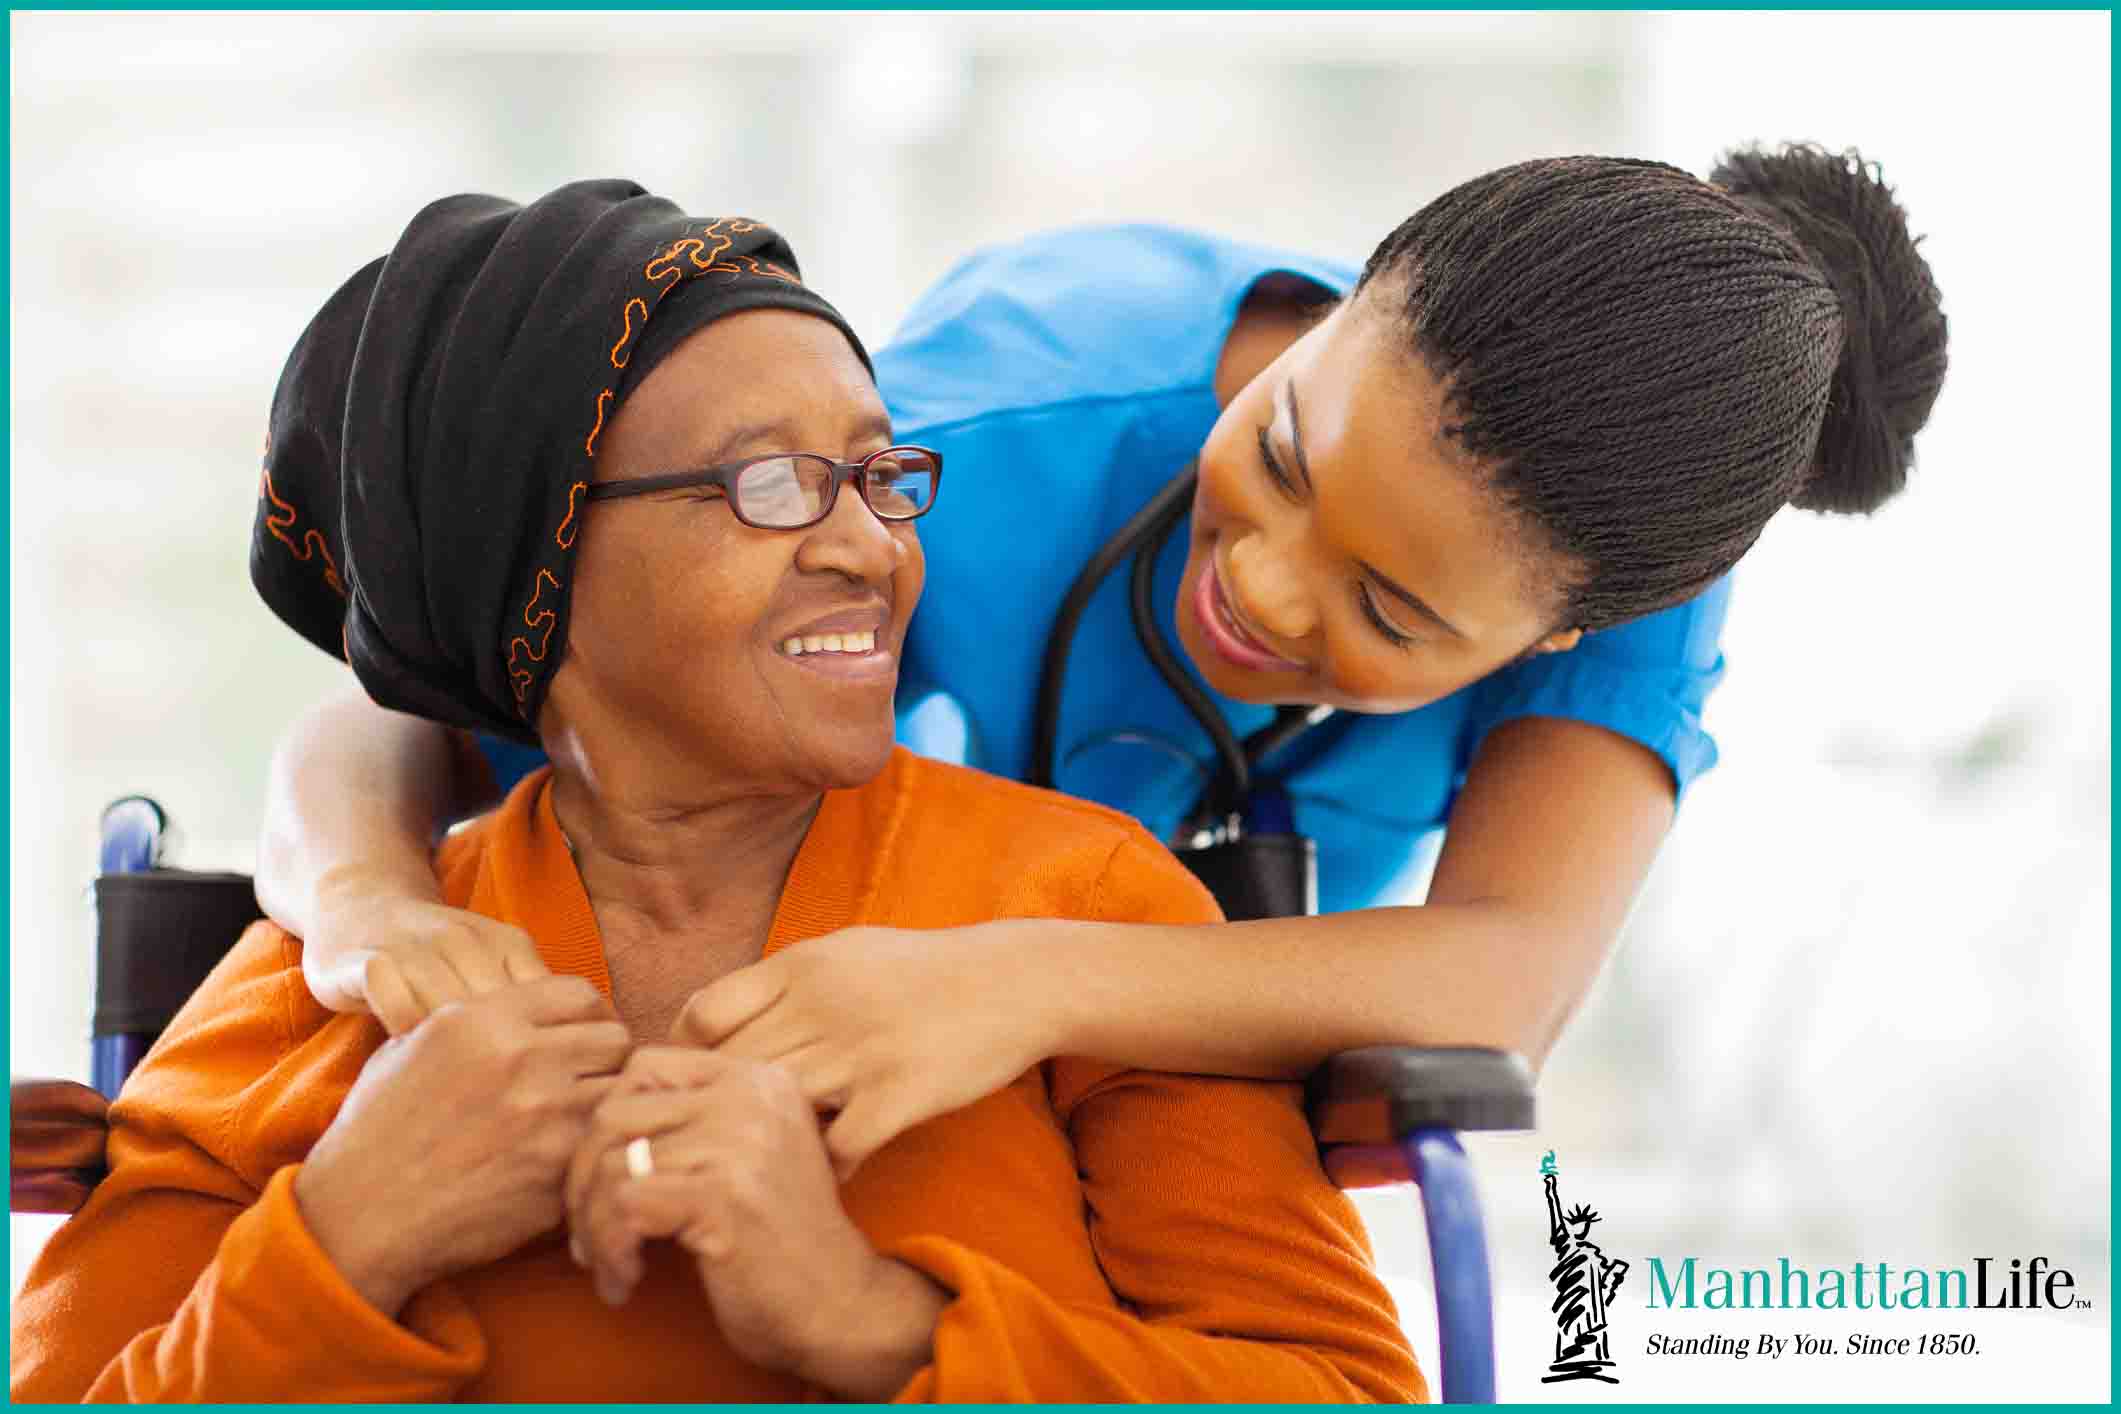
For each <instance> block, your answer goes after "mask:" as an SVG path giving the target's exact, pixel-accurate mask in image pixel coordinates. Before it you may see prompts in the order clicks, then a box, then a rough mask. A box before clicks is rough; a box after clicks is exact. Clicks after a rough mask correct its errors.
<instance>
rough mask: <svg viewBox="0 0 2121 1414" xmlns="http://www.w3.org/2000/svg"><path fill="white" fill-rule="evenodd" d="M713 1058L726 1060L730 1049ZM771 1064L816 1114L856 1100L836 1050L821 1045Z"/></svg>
mask: <svg viewBox="0 0 2121 1414" xmlns="http://www.w3.org/2000/svg"><path fill="white" fill-rule="evenodd" d="M740 1034H742V1035H748V1034H749V1033H748V1032H745V1033H740ZM711 1054H714V1055H717V1056H727V1055H728V1054H729V1049H728V1048H727V1047H726V1046H725V1047H723V1048H721V1049H719V1050H716V1051H714V1052H712V1053H711ZM772 1063H773V1064H774V1065H777V1066H779V1067H780V1068H781V1069H782V1070H784V1071H786V1072H787V1073H788V1074H789V1075H790V1076H791V1077H792V1078H793V1079H794V1080H795V1087H796V1089H798V1090H800V1091H801V1092H802V1094H803V1099H804V1101H805V1103H807V1104H808V1105H809V1106H810V1108H811V1109H813V1110H818V1111H825V1110H839V1109H844V1108H846V1105H847V1102H848V1101H849V1100H850V1099H851V1098H852V1097H853V1091H854V1078H853V1075H852V1073H851V1067H850V1064H849V1062H848V1060H847V1058H846V1056H845V1055H844V1054H843V1053H842V1052H841V1051H840V1049H839V1048H838V1047H836V1046H829V1045H825V1044H822V1043H820V1044H817V1045H811V1046H805V1047H803V1048H802V1049H801V1050H798V1051H794V1052H791V1053H790V1054H788V1055H784V1056H776V1057H774V1059H773V1061H772Z"/></svg>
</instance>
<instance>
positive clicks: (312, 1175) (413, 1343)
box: [10, 924, 627, 1403]
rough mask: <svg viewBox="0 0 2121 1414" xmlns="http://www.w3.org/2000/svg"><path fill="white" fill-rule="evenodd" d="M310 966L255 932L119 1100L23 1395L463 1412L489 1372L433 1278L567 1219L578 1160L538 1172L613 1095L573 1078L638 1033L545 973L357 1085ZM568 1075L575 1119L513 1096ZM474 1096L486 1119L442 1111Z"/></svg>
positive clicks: (38, 1272) (29, 1322) (58, 1260)
mask: <svg viewBox="0 0 2121 1414" xmlns="http://www.w3.org/2000/svg"><path fill="white" fill-rule="evenodd" d="M296 952H297V949H296V948H295V946H294V944H293V943H292V941H291V940H289V939H287V938H286V937H285V935H284V934H282V933H281V932H280V931H279V930H278V929H276V928H274V927H272V926H271V925H270V924H259V925H257V927H255V928H254V929H252V931H251V932H250V933H249V934H248V935H246V937H245V939H244V941H243V942H242V943H240V944H238V945H237V947H236V949H235V950H234V951H233V952H231V953H230V955H229V957H228V959H227V960H226V961H224V962H223V964H222V965H221V967H219V968H218V969H216V971H215V972H214V974H213V975H212V976H211V977H210V978H209V979H208V980H207V982H206V984H205V985H204V986H203V987H202V988H201V989H200V991H199V992H198V993H197V994H196V995H195V996H194V997H193V998H192V1000H191V1001H190V1002H189V1003H188V1004H187V1005H186V1007H185V1009H184V1010H183V1011H182V1012H180V1013H179V1014H178V1016H177V1018H176V1019H175V1020H174V1021H173V1022H172V1023H171V1025H170V1029H169V1031H168V1032H167V1033H166V1034H165V1035H164V1037H163V1039H162V1041H161V1043H160V1044H159V1045H158V1046H157V1047H156V1049H155V1051H154V1053H153V1054H152V1055H150V1056H149V1058H148V1059H147V1060H146V1061H145V1062H144V1063H143V1064H142V1065H141V1067H140V1069H139V1070H138V1071H136V1072H135V1073H134V1075H133V1077H132V1079H131V1080H130V1081H129V1082H128V1083H127V1085H126V1089H125V1092H124V1094H123V1095H121V1096H120V1097H119V1100H118V1102H117V1103H116V1104H115V1105H113V1106H112V1109H111V1126H112V1128H111V1140H110V1162H111V1172H110V1176H109V1177H108V1178H106V1179H105V1180H104V1181H103V1183H102V1184H101V1185H100V1186H99V1187H98V1188H97V1189H96V1191H95V1192H94V1193H93V1194H92V1195H91V1196H90V1199H89V1202H88V1205H87V1206H86V1207H84V1208H83V1209H82V1211H81V1212H80V1213H78V1214H76V1215H75V1216H74V1217H73V1218H72V1219H71V1220H70V1221H68V1222H67V1223H66V1224H65V1225H64V1226H63V1227H61V1228H60V1229H59V1231H58V1232H57V1233H56V1234H54V1236H53V1237H52V1239H51V1241H50V1242H49V1243H48V1244H47V1245H46V1247H45V1249H44V1251H43V1252H42V1253H41V1254H40V1255H39V1257H38V1259H37V1262H36V1265H35V1266H34V1267H33V1268H32V1269H31V1271H30V1274H29V1279H28V1281H27V1283H26V1284H25V1285H24V1287H23V1289H22V1293H21V1295H20V1297H19V1298H18V1299H17V1300H16V1303H15V1307H14V1317H13V1346H12V1357H13V1358H12V1366H11V1370H10V1375H11V1383H12V1393H13V1396H14V1398H15V1399H17V1400H25V1401H40V1402H43V1401H54V1400H58V1401H73V1400H91V1401H97V1402H113V1401H116V1402H131V1403H148V1402H162V1401H205V1402H213V1403H241V1402H253V1401H271V1402H277V1401H281V1400H284V1399H286V1398H288V1397H290V1395H291V1394H299V1396H300V1397H301V1398H303V1399H309V1400H328V1401H339V1400H441V1399H449V1398H452V1397H453V1396H454V1395H455V1394H456V1392H457V1391H458V1390H459V1389H461V1387H462V1386H463V1385H464V1383H465V1382H466V1381H467V1380H469V1379H471V1378H472V1377H473V1376H475V1375H476V1374H477V1373H478V1372H479V1370H480V1368H481V1366H482V1365H483V1363H484V1360H485V1350H484V1339H483V1337H482V1336H481V1334H480V1331H479V1328H478V1325H477V1323H476V1322H475V1321H474V1320H473V1318H472V1316H471V1315H470V1312H469V1310H468V1308H467V1307H466V1306H465V1305H464V1304H463V1303H462V1302H461V1301H459V1300H458V1299H457V1298H456V1297H455V1296H454V1295H453V1294H452V1292H451V1291H450V1289H449V1286H448V1284H447V1283H445V1282H438V1281H437V1279H438V1278H440V1277H443V1276H446V1275H448V1274H449V1273H451V1272H453V1271H457V1270H462V1269H465V1268H468V1267H470V1266H472V1265H476V1264H477V1263H480V1262H483V1261H487V1260H490V1259H491V1258H492V1257H493V1256H495V1255H498V1254H500V1253H503V1252H507V1251H511V1250H513V1249H514V1248H516V1247H517V1246H519V1245H520V1244H521V1243H522V1242H523V1241H525V1240H526V1239H527V1238H528V1237H530V1236H532V1235H534V1234H535V1233H537V1232H539V1231H542V1230H543V1229H544V1228H545V1227H547V1226H549V1225H550V1224H551V1223H552V1221H554V1220H555V1219H556V1217H557V1215H558V1200H557V1197H556V1191H557V1181H558V1178H557V1175H558V1166H559V1163H561V1162H564V1158H562V1159H559V1160H553V1159H544V1158H540V1157H539V1156H540V1155H541V1154H545V1153H550V1152H558V1153H560V1154H562V1155H563V1156H564V1155H565V1154H567V1153H571V1151H572V1146H573V1144H574V1142H575V1140H576V1138H577V1137H578V1136H579V1134H580V1133H581V1131H582V1128H583V1127H584V1125H585V1124H586V1121H587V1117H588V1114H589V1111H590V1110H591V1108H592V1107H593V1105H594V1103H595V1101H596V1100H597V1099H598V1098H599V1097H600V1095H601V1091H602V1089H603V1088H604V1086H603V1085H599V1084H596V1083H577V1082H575V1081H574V1080H573V1077H574V1075H575V1073H576V1072H577V1071H579V1070H583V1069H602V1070H605V1071H609V1070H612V1069H615V1068H616V1065H617V1063H618V1060H619V1058H620V1057H621V1056H622V1055H623V1052H624V1050H625V1048H626V1045H627V1040H626V1037H625V1034H624V1030H623V1028H621V1027H620V1026H619V1025H618V1023H617V1022H616V1021H612V1020H610V1019H609V1013H608V1011H607V1010H606V1008H605V1007H604V1004H603V1002H602V1001H601V999H599V998H598V997H597V995H596V993H595V990H594V989H593V988H591V987H590V986H589V984H588V983H586V982H583V981H581V980H580V979H579V978H572V977H568V978H546V979H543V980H542V981H540V982H537V983H534V984H530V985H527V986H523V987H517V988H512V989H507V990H505V991H503V992H500V993H496V994H494V995H492V996H491V997H489V998H487V999H485V1000H483V1001H482V1002H481V1003H480V1004H478V1005H476V1006H468V1007H464V1008H461V1009H459V1011H458V1012H456V1013H453V1020H452V1023H451V1024H450V1025H447V1026H444V1025H442V1024H440V1022H438V1023H437V1025H436V1026H435V1027H431V1028H422V1030H421V1032H420V1034H419V1035H417V1036H416V1037H413V1038H410V1039H408V1040H406V1041H399V1042H394V1043H392V1044H391V1045H389V1046H386V1047H384V1048H383V1049H382V1050H381V1051H378V1052H376V1054H375V1055H374V1056H373V1057H372V1058H371V1059H370V1061H369V1063H368V1065H367V1067H366V1068H365V1069H363V1070H362V1071H361V1073H360V1079H359V1080H358V1081H356V1082H355V1083H354V1086H353V1090H352V1092H351V1093H348V1092H347V1091H346V1089H345V1083H346V1082H345V1080H344V1079H340V1080H338V1081H337V1083H333V1081H334V1075H335V1074H336V1073H337V1072H338V1070H339V1067H338V1065H337V1064H335V1062H334V1060H333V1056H334V1054H343V1053H334V1052H333V1051H332V1050H331V1048H330V1047H319V1046H314V1045H306V1044H305V1043H307V1042H309V1041H312V1040H314V1039H315V1034H316V1032H315V1027H316V1025H317V1023H318V1022H319V1021H320V1020H321V1019H322V1018H320V1017H319V1016H318V1014H317V1011H316V1008H315V1006H314V1004H313V1003H311V1002H309V1001H308V999H307V997H306V996H305V995H303V993H304V988H303V983H302V978H301V972H300V963H299V959H298V958H297V956H296ZM298 1017H303V1018H307V1025H306V1027H304V1026H298V1025H296V1021H295V1019H296V1018H298ZM330 1024H333V1025H337V1026H341V1027H349V1026H365V1025H366V1024H367V1023H365V1022H356V1021H354V1020H352V1019H350V1018H347V1019H341V1020H339V1021H337V1022H333V1023H330ZM584 1043H586V1045H587V1048H588V1050H587V1051H585V1048H584ZM588 1051H593V1052H594V1054H589V1053H588ZM563 1075H564V1076H565V1077H566V1080H565V1082H564V1083H563V1087H562V1088H566V1087H572V1097H571V1098H569V1099H568V1100H567V1101H566V1102H565V1103H562V1104H556V1105H546V1106H545V1107H544V1108H543V1110H542V1111H541V1112H539V1113H534V1114H533V1113H529V1112H526V1111H525V1110H523V1109H522V1107H521V1106H520V1105H519V1104H517V1103H514V1102H512V1101H510V1100H509V1099H508V1095H509V1094H510V1093H513V1092H514V1091H515V1090H516V1089H518V1088H520V1087H525V1086H537V1087H543V1089H544V1090H545V1091H546V1092H548V1095H549V1094H551V1093H556V1092H555V1091H554V1090H553V1087H554V1083H555V1081H556V1079H557V1078H558V1077H560V1076H563ZM607 1083H608V1082H607ZM453 1085H463V1086H470V1087H474V1088H475V1091H476V1092H477V1093H479V1094H480V1095H481V1098H482V1100H483V1101H485V1103H483V1104H481V1105H478V1106H470V1107H467V1106H461V1105H437V1104H436V1103H435V1097H436V1096H437V1095H438V1094H442V1093H447V1092H448V1091H449V1089H450V1087H451V1086H453ZM497 1087H498V1088H497ZM342 1099H343V1101H344V1104H343V1105H341V1104H340V1101H341V1100H342ZM334 1111H336V1113H334ZM548 1131H550V1132H548ZM320 1132H321V1136H322V1137H321V1138H319V1137H318V1136H319V1134H320ZM313 1140H314V1141H315V1146H314V1148H312V1147H311V1141H313Z"/></svg>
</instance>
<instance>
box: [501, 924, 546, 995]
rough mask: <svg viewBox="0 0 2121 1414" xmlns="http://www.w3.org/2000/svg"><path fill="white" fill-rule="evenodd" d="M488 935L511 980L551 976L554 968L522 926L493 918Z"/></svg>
mask: <svg viewBox="0 0 2121 1414" xmlns="http://www.w3.org/2000/svg"><path fill="white" fill-rule="evenodd" d="M485 921H486V922H487V923H488V925H489V926H488V927H487V928H486V937H487V939H488V942H489V944H490V945H491V946H492V947H493V948H494V950H495V951H496V952H497V953H499V954H500V958H501V966H502V968H503V970H505V971H506V972H507V973H508V980H509V981H511V982H535V981H537V980H538V979H539V978H540V977H550V976H551V975H552V968H551V967H549V966H548V965H547V964H546V962H545V958H544V956H543V955H542V954H540V953H539V952H538V945H537V944H536V943H535V942H533V941H531V937H530V934H528V933H526V932H524V931H523V930H522V929H521V928H517V927H513V926H511V925H509V924H506V923H497V922H494V921H493V920H491V919H488V920H485Z"/></svg>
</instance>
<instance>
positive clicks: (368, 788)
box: [257, 690, 547, 1035]
mask: <svg viewBox="0 0 2121 1414" xmlns="http://www.w3.org/2000/svg"><path fill="white" fill-rule="evenodd" d="M493 799H494V797H493V783H492V780H491V779H490V777H489V776H488V774H487V772H486V771H485V770H484V769H483V767H482V765H481V764H480V763H479V761H478V759H477V753H476V750H475V748H473V747H472V745H471V744H470V740H469V738H467V737H465V736H463V735H462V734H461V733H458V732H452V731H450V730H449V729H448V728H446V727H441V726H437V725H436V724H435V723H433V722H429V721H424V720H422V719H421V718H418V717H408V716H405V715H403V714H401V713H397V712H390V711H386V710H385V709H383V708H381V707H378V706H377V705H376V704H375V703H373V702H371V701H370V700H369V699H368V698H367V697H366V696H365V695H363V694H362V693H361V692H359V691H358V690H353V691H349V692H347V693H344V694H342V695H340V696H338V697H334V698H331V699H329V700H327V701H325V702H322V703H319V704H318V705H317V706H315V707H312V708H311V709H310V710H309V711H307V712H305V713H304V714H303V715H302V716H301V717H300V718H299V719H298V720H297V721H296V722H295V724H294V726H293V727H292V728H290V729H289V730H288V732H287V735H286V736H284V737H283V738H281V740H280V743H279V745H278V747H277V748H276V749H275V750H274V752H273V760H272V771H271V775H270V778H269V783H268V785H267V788H266V799H265V828H264V833H263V836H262V837H261V838H260V839H259V841H258V874H257V889H258V905H259V907H261V908H263V909H264V910H265V912H266V914H267V915H268V916H269V917H271V919H272V920H273V922H275V923H277V924H279V925H280V926H281V927H283V928H285V929H286V930H287V931H288V932H290V933H293V934H294V935H296V936H297V937H299V938H301V939H303V943H304V946H303V955H302V971H303V975H304V978H305V979H306V980H307V981H308V983H309V987H310V990H311V991H312V992H314V993H315V994H316V996H317V1000H318V1001H320V1002H322V1003H323V1004H324V1005H325V1006H328V1007H330V1008H332V1009H333V1010H335V1011H372V1012H374V1013H375V1014H376V1017H377V1019H378V1020H380V1021H382V1022H383V1024H384V1026H385V1027H387V1028H388V1029H389V1030H390V1032H391V1033H392V1034H393V1035H396V1034H399V1033H401V1032H403V1031H406V1030H408V1029H410V1028H411V1027H412V1026H414V1025H416V1024H418V1022H419V1021H420V1019H421V1018H422V1017H424V1016H426V1015H427V1014H428V1013H429V1012H431V1011H433V1010H434V1009H435V1008H436V1007H439V1006H442V1005H443V1004H445V1003H447V1002H451V1001H457V1000H461V999H463V998H465V997H468V996H472V995H475V994H477V993H480V992H485V991H490V990H492V989H493V988H494V987H496V986H499V985H502V984H503V983H505V982H507V981H511V980H513V981H528V980H530V979H531V978H533V977H537V976H541V975H543V974H544V973H545V972H546V970H547V969H546V967H545V965H544V963H543V962H541V961H540V960H539V958H538V955H537V949H536V947H535V946H534V945H533V944H532V943H531V941H530V938H529V936H528V935H527V934H525V933H524V932H522V930H520V929H518V928H512V927H509V926H508V925H506V924H503V923H498V922H496V921H494V920H493V919H490V918H482V917H480V916H479V915H477V914H473V913H465V912H463V911H462V910H460V909H454V908H449V907H446V906H445V905H444V904H443V903H442V902H441V897H442V895H441V888H440V885H438V884H437V883H436V881H435V875H434V866H433V862H432V859H431V857H430V846H431V842H432V840H433V838H434V835H435V831H436V830H437V829H438V828H439V827H440V825H441V824H442V823H443V822H444V821H447V820H452V819H455V818H457V817H459V816H461V815H465V814H469V813H471V812H472V811H475V810H478V809H480V808H482V807H484V806H486V805H490V804H492V803H493Z"/></svg>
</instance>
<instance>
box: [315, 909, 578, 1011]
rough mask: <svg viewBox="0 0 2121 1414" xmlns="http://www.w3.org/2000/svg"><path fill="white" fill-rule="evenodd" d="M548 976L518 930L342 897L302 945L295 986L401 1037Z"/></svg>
mask: <svg viewBox="0 0 2121 1414" xmlns="http://www.w3.org/2000/svg"><path fill="white" fill-rule="evenodd" d="M551 973H552V970H551V969H550V968H548V967H547V966H546V965H545V961H544V959H543V958H541V957H539V956H538V949H537V945H536V944H534V943H533V942H531V940H530V935H529V934H528V933H526V932H524V931H523V930H522V929H521V928H516V927H513V926H511V925H509V924H506V923H503V922H500V921H499V920H498V919H493V918H488V917H485V916H484V915H482V914H477V913H469V912H466V911H465V910H463V909H461V908H450V907H448V906H446V905H444V904H439V903H434V902H431V901H429V900H426V899H419V898H414V897H412V896H410V895H408V894H405V893H402V892H390V891H386V890H383V889H369V888H351V887H350V888H344V889H342V890H340V891H339V892H338V893H337V894H336V895H335V896H333V897H332V899H331V900H330V902H329V903H328V904H325V905H323V906H321V907H320V910H319V917H318V919H317V923H316V926H315V928H313V929H312V932H311V936H309V937H306V938H304V939H303V942H302V978H303V980H304V981H306V982H307V983H309V990H310V992H311V993H312V994H314V995H315V997H316V999H317V1000H318V1001H319V1002H321V1003H322V1004H323V1005H325V1006H327V1007H329V1008H331V1009H332V1010H333V1011H366V1012H370V1013H372V1014H373V1015H374V1016H375V1018H376V1020H378V1021H380V1022H382V1023H383V1029H384V1030H386V1031H388V1032H389V1033H390V1034H391V1035H393V1036H402V1035H404V1034H405V1033H406V1032H408V1031H410V1030H412V1029H413V1028H414V1027H415V1026H418V1025H419V1024H420V1023H421V1022H422V1021H424V1020H425V1019H426V1018H427V1017H429V1016H431V1015H433V1014H434V1013H435V1012H437V1011H439V1010H440V1009H441V1008H443V1007H445V1006H447V1005H449V1004H450V1003H451V1002H462V1001H469V1000H471V999H472V998H473V997H479V996H484V995H485V994H486V993H488V992H492V991H495V990H497V989H499V988H501V987H506V986H510V985H513V984H515V983H519V982H529V981H534V980H535V979H537V978H540V977H548V976H550V975H551Z"/></svg>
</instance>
